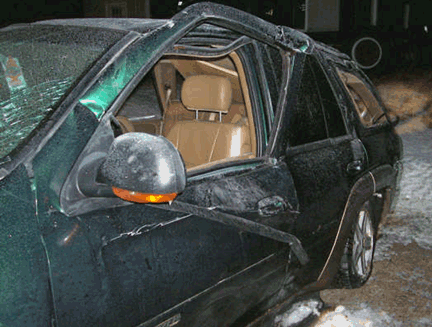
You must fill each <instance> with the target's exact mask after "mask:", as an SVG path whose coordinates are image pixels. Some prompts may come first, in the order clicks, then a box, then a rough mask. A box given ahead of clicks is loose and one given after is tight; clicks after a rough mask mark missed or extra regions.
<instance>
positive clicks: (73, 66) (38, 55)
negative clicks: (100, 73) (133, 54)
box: [0, 25, 125, 158]
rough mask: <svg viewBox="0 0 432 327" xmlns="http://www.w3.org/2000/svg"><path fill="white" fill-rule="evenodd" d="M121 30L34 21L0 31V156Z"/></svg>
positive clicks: (48, 110) (51, 108)
mask: <svg viewBox="0 0 432 327" xmlns="http://www.w3.org/2000/svg"><path fill="white" fill-rule="evenodd" d="M124 34H125V33H124V32H118V31H111V30H100V29H93V28H84V27H72V26H48V25H33V26H26V27H23V28H9V29H4V30H1V31H0V158H2V157H4V156H6V155H8V154H9V153H10V152H11V151H12V150H14V149H15V148H16V147H17V146H18V144H20V143H21V142H23V141H24V140H25V139H26V138H27V137H29V135H30V134H31V133H32V132H33V131H34V130H35V128H36V127H37V126H38V125H39V124H40V123H41V121H42V120H43V119H44V118H46V117H47V116H49V115H50V114H51V113H52V112H53V111H54V110H55V109H56V107H57V106H58V104H59V102H60V100H61V99H62V98H63V96H64V95H65V94H66V93H67V92H68V90H69V89H70V88H71V87H72V86H73V85H74V84H75V83H76V82H77V80H78V78H79V77H80V76H82V75H83V73H84V72H86V71H87V70H88V69H89V68H90V67H91V66H92V64H93V62H94V61H95V60H96V59H98V58H100V57H101V55H103V54H104V53H105V52H106V51H107V49H108V48H109V47H111V46H112V45H113V44H114V43H115V42H117V41H118V40H119V39H120V38H121V37H122V36H123V35H124Z"/></svg>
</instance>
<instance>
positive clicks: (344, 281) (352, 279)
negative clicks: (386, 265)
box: [338, 201, 377, 288]
mask: <svg viewBox="0 0 432 327" xmlns="http://www.w3.org/2000/svg"><path fill="white" fill-rule="evenodd" d="M376 234H377V233H376V224H375V219H374V211H373V210H372V206H371V204H370V202H369V201H366V202H365V203H364V204H363V205H362V207H361V208H360V210H359V212H358V213H357V217H356V219H355V221H354V223H353V226H352V229H351V233H350V235H349V237H348V240H347V243H346V245H345V251H344V254H343V256H342V261H341V267H340V270H339V276H338V277H339V278H338V279H339V280H338V284H339V285H338V286H341V287H343V288H359V287H361V286H363V285H364V284H365V283H366V282H367V280H368V279H369V277H370V275H371V273H372V265H373V257H374V252H375V242H376Z"/></svg>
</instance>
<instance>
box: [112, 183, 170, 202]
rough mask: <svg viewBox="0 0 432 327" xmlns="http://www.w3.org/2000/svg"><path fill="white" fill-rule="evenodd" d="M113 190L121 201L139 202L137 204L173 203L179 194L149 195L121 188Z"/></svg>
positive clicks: (113, 188)
mask: <svg viewBox="0 0 432 327" xmlns="http://www.w3.org/2000/svg"><path fill="white" fill-rule="evenodd" d="M112 190H113V192H114V194H115V195H116V196H118V197H119V198H120V199H123V200H126V201H130V202H137V203H163V202H171V201H172V200H174V199H175V197H176V196H177V193H169V194H149V193H139V192H134V191H128V190H123V189H121V188H117V187H114V186H113V187H112Z"/></svg>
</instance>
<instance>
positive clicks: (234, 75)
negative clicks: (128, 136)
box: [116, 51, 257, 170]
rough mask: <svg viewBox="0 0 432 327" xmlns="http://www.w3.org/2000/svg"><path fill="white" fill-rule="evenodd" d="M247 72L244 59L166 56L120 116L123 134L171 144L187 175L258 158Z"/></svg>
mask: <svg viewBox="0 0 432 327" xmlns="http://www.w3.org/2000/svg"><path fill="white" fill-rule="evenodd" d="M246 83H247V82H246V77H245V72H244V69H243V66H242V63H241V60H240V58H239V56H238V54H237V53H236V52H235V51H233V52H231V53H230V54H228V55H224V56H222V57H215V58H209V57H197V56H190V55H178V54H176V55H166V56H164V57H162V59H161V60H160V61H159V62H158V63H157V64H156V65H155V66H154V67H153V69H152V71H151V73H149V74H147V75H146V77H144V79H143V80H142V81H141V82H140V83H139V85H138V86H137V87H136V89H135V90H134V91H133V92H132V94H131V95H130V96H129V98H128V99H127V100H126V102H125V103H124V105H123V106H122V107H121V108H120V110H119V111H118V112H117V114H116V118H117V121H118V125H119V126H120V129H121V132H122V133H128V132H145V133H150V134H158V135H162V136H164V137H166V138H167V139H168V140H170V141H171V142H172V143H173V144H174V146H175V147H176V148H177V149H178V150H179V152H180V153H181V155H182V157H183V160H184V162H185V165H186V169H187V170H190V169H196V168H206V167H208V166H211V165H213V164H216V163H223V162H227V161H233V160H243V159H249V158H254V157H256V152H257V150H256V135H255V126H254V120H253V115H252V106H251V101H250V97H249V91H248V87H247V84H246Z"/></svg>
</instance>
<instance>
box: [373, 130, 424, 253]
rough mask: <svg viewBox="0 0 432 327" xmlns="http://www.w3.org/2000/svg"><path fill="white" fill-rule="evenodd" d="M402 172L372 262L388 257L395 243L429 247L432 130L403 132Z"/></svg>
mask: <svg viewBox="0 0 432 327" xmlns="http://www.w3.org/2000/svg"><path fill="white" fill-rule="evenodd" d="M402 140H403V143H404V151H405V154H404V159H403V165H404V172H403V175H402V180H401V183H400V194H399V197H398V199H397V203H396V206H395V208H394V212H393V213H392V214H391V215H390V219H389V224H387V225H384V226H383V227H382V228H381V237H380V239H379V240H378V243H377V248H376V252H375V261H379V260H384V259H387V258H389V257H391V256H392V255H393V254H394V253H392V252H391V250H390V249H391V247H392V245H393V244H394V243H401V244H404V245H407V244H409V243H411V242H412V241H415V242H417V244H418V245H419V246H420V247H422V248H424V249H427V250H432V130H430V129H429V130H425V131H421V132H415V133H412V134H404V135H402Z"/></svg>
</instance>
